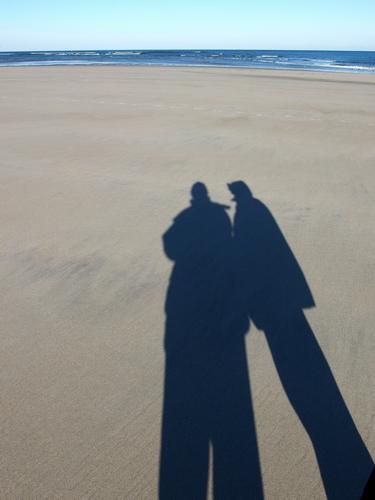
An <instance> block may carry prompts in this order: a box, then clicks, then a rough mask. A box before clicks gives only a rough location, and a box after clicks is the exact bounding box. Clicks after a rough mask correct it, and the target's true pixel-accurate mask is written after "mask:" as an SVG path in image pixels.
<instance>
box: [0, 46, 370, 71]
mask: <svg viewBox="0 0 375 500" xmlns="http://www.w3.org/2000/svg"><path fill="white" fill-rule="evenodd" d="M60 65H68V66H69V65H125V66H145V65H158V66H214V67H217V66H226V67H245V68H270V69H294V70H304V71H331V72H350V73H375V52H344V51H316V50H308V51H302V50H125V49H124V50H123V49H116V50H60V51H52V50H49V51H45V52H43V51H32V52H0V66H60Z"/></svg>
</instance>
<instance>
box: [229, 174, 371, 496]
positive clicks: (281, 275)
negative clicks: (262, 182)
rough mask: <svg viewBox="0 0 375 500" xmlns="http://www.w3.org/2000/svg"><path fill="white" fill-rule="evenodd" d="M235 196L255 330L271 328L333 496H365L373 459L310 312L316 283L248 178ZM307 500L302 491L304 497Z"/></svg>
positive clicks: (278, 361)
mask: <svg viewBox="0 0 375 500" xmlns="http://www.w3.org/2000/svg"><path fill="white" fill-rule="evenodd" d="M228 187H229V190H230V191H231V192H232V194H233V195H234V200H235V202H236V213H235V216H234V226H233V233H234V238H233V242H234V254H235V257H234V258H235V261H236V268H237V280H238V287H239V290H240V293H241V296H242V297H243V298H244V299H245V300H246V303H247V310H248V314H249V317H250V319H251V321H252V322H253V323H254V324H255V326H256V327H257V328H258V329H260V330H263V331H264V334H265V336H266V338H267V341H268V345H269V348H270V351H271V354H272V357H273V360H274V363H275V366H276V369H277V371H278V374H279V377H280V380H281V383H282V385H283V387H284V390H285V392H286V394H287V396H288V398H289V401H290V403H291V405H292V406H293V408H294V410H295V412H296V413H297V415H298V417H299V418H300V420H301V422H302V424H303V426H304V428H305V429H306V431H307V433H308V434H309V436H310V439H311V442H312V444H313V447H314V450H315V453H316V457H317V461H318V464H319V468H320V473H321V476H322V480H323V483H324V487H325V490H326V494H327V497H328V498H329V499H337V500H345V499H348V500H349V499H350V500H353V499H356V498H357V499H358V498H359V497H360V496H361V492H362V490H363V487H364V484H365V483H366V480H367V478H368V476H369V474H370V472H371V470H372V467H373V462H372V459H371V457H370V455H369V453H368V451H367V449H366V447H365V445H364V443H363V441H362V439H361V436H360V435H359V433H358V430H357V428H356V426H355V424H354V422H353V419H352V417H351V415H350V413H349V411H348V408H347V407H346V404H345V402H344V399H343V397H342V395H341V393H340V390H339V388H338V386H337V384H336V381H335V379H334V377H333V374H332V372H331V369H330V367H329V365H328V363H327V360H326V359H325V357H324V354H323V352H322V350H321V348H320V346H319V344H318V342H317V340H316V338H315V336H314V333H313V331H312V329H311V327H310V325H309V323H308V321H307V319H306V317H305V315H304V312H303V310H304V309H306V308H311V307H314V305H315V304H314V299H313V297H312V294H311V291H310V289H309V286H308V284H307V282H306V279H305V277H304V275H303V272H302V270H301V268H300V266H299V265H298V262H297V260H296V258H295V257H294V255H293V253H292V251H291V249H290V247H289V245H288V243H287V241H286V240H285V238H284V236H283V234H282V233H281V230H280V229H279V227H278V225H277V223H276V221H275V220H274V218H273V217H272V215H271V213H270V212H269V210H268V209H267V208H266V206H265V205H264V204H263V203H261V202H260V201H259V200H257V199H255V198H254V197H253V196H252V194H251V191H250V189H249V188H248V186H247V185H246V184H245V183H244V182H243V181H237V182H234V183H231V184H228ZM301 498H303V492H301Z"/></svg>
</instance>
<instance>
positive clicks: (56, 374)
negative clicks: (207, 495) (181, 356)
mask: <svg viewBox="0 0 375 500" xmlns="http://www.w3.org/2000/svg"><path fill="white" fill-rule="evenodd" d="M0 124H1V134H0V150H1V156H0V189H1V193H0V207H1V208H0V224H1V241H0V320H1V347H0V370H1V377H0V393H1V415H0V429H1V450H2V451H1V457H2V458H1V462H0V497H1V498H4V499H9V500H11V499H12V500H13V499H14V500H20V499H25V500H26V499H38V500H39V499H48V500H51V499H55V498H56V499H57V498H59V499H88V498H90V499H92V498H95V499H103V500H104V499H106V500H111V499H126V500H135V499H137V500H138V499H142V500H149V499H154V498H157V497H158V475H159V461H160V446H161V437H160V433H161V419H162V411H163V391H164V389H163V383H164V362H165V353H164V347H163V343H164V333H165V299H166V293H167V287H168V282H169V278H170V274H171V270H172V266H173V262H171V260H169V259H168V258H167V256H166V255H165V253H164V250H163V244H162V235H163V234H164V233H165V231H166V230H167V229H168V227H170V225H171V224H172V222H173V220H174V218H175V217H176V215H177V214H178V213H179V212H181V211H182V210H183V209H184V208H186V207H188V206H189V204H190V199H191V194H190V189H191V186H192V185H193V184H194V183H196V182H197V181H200V182H203V183H204V184H205V185H206V186H207V188H208V191H209V195H210V198H211V199H212V200H213V201H215V202H218V203H221V204H225V205H230V207H231V208H230V210H229V211H228V213H229V215H230V217H232V218H233V215H234V210H235V205H234V203H233V202H232V201H231V199H232V195H231V193H230V192H229V191H228V188H227V183H230V182H233V181H238V180H242V181H244V182H246V183H247V184H248V185H249V186H250V187H251V190H252V192H253V195H254V196H255V197H256V198H258V199H259V200H261V201H262V202H263V203H264V205H265V206H266V207H268V209H269V210H270V211H271V213H272V214H273V216H274V218H275V220H276V221H277V224H278V225H279V227H280V229H281V231H282V233H283V235H284V237H285V239H286V240H287V242H288V244H289V246H290V248H291V249H292V251H293V253H294V256H295V258H296V260H297V261H298V263H299V266H300V267H301V269H302V271H303V273H304V275H305V278H306V281H307V283H308V285H309V287H310V289H311V292H312V294H313V297H314V301H315V307H312V308H310V309H308V310H307V311H305V314H306V317H307V319H308V322H309V324H310V326H311V329H312V331H313V333H314V336H315V338H316V340H317V342H318V344H319V345H320V347H321V349H322V353H323V354H324V358H325V360H326V361H327V363H328V365H329V367H330V369H331V371H332V374H333V376H334V379H335V381H336V383H337V386H338V388H339V390H340V391H341V394H342V397H343V400H344V401H345V403H346V406H347V409H348V412H349V413H350V415H351V417H352V419H353V422H354V423H355V426H356V429H357V431H358V436H361V439H362V440H363V443H364V446H365V447H366V448H367V450H368V452H369V454H370V455H372V457H374V455H375V425H374V419H375V404H374V387H375V375H374V373H375V372H374V369H373V362H374V352H375V336H374V324H375V307H374V304H375V282H374V275H375V170H374V169H375V140H374V139H375V76H374V75H365V74H363V75H360V74H345V73H341V74H338V73H337V74H334V73H308V72H293V71H288V72H286V71H272V70H250V69H223V68H209V69H208V68H199V67H196V68H189V67H185V68H183V67H181V68H167V67H164V68H158V67H79V66H77V67H44V68H42V67H30V68H0ZM246 349H247V359H248V365H249V372H250V385H251V392H252V404H253V411H254V422H255V427H256V436H257V441H258V447H259V457H260V470H261V476H262V483H263V491H264V498H265V499H267V500H268V499H270V500H284V499H285V500H293V499H295V500H297V499H298V500H301V499H308V500H317V499H324V498H326V495H325V493H324V487H323V482H322V477H321V471H320V470H319V466H318V462H317V458H316V455H315V453H314V443H312V440H311V436H310V437H309V433H308V432H306V429H305V428H304V425H303V424H302V422H301V419H300V418H299V416H298V415H297V414H296V412H295V411H294V410H293V407H292V405H291V404H290V402H289V400H288V395H287V394H286V392H285V389H284V387H283V385H282V383H281V381H280V377H279V375H278V373H277V370H276V367H275V362H274V361H273V359H272V356H271V353H270V349H269V346H268V343H267V341H266V339H265V335H264V333H263V332H262V331H260V330H259V329H257V328H256V327H255V326H254V325H252V326H251V329H250V332H249V334H248V335H246ZM321 383H322V381H321V380H319V374H317V375H316V385H317V386H319V384H321ZM323 385H324V384H323ZM289 399H290V394H289ZM322 411H323V412H324V413H327V412H328V413H329V411H330V409H329V408H323V409H322ZM315 444H316V443H315ZM315 451H317V450H316V449H315ZM211 462H212V459H211ZM331 465H332V464H331ZM364 469H366V466H364ZM369 472H370V471H369V469H367V470H362V471H361V472H360V473H357V472H356V474H355V477H354V478H352V481H351V482H352V484H353V491H352V493H351V495H352V494H354V495H358V496H356V498H359V495H360V491H361V488H362V486H363V485H364V484H363V483H364V481H365V477H366V476H367V475H368V473H369ZM187 474H188V472H187ZM249 474H251V471H249ZM337 480H338V483H340V481H341V479H340V478H338V479H337ZM211 482H212V477H211V478H210V483H211ZM340 487H341V486H339V487H338V491H339V490H340ZM342 488H343V486H342ZM340 498H341V499H343V500H345V499H344V498H343V497H342V496H341V497H340ZM348 498H349V497H348ZM350 498H354V497H350ZM176 500H178V499H176Z"/></svg>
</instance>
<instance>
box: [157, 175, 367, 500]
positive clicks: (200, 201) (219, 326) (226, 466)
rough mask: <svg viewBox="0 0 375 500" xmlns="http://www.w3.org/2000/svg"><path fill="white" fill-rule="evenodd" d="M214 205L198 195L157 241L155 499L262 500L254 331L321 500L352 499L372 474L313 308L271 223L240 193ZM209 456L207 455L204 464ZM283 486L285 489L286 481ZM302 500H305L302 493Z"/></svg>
mask: <svg viewBox="0 0 375 500" xmlns="http://www.w3.org/2000/svg"><path fill="white" fill-rule="evenodd" d="M228 187H229V189H230V191H231V192H232V194H233V195H234V200H235V202H236V213H235V217H234V224H233V227H232V224H231V221H230V218H229V216H228V213H227V210H228V208H229V207H227V206H224V205H220V204H218V203H214V202H212V201H211V200H210V198H209V196H208V192H207V189H206V187H205V185H204V184H202V183H196V184H195V185H194V186H193V188H192V199H191V204H190V206H189V207H188V208H186V209H185V210H183V211H182V212H181V213H180V214H179V215H177V217H176V218H175V219H174V222H173V224H172V226H171V227H170V228H169V229H168V230H167V231H166V233H165V234H164V235H163V244H164V250H165V253H166V255H167V257H168V258H169V259H171V260H172V261H173V262H174V267H173V270H172V273H171V277H170V281H169V287H168V291H167V297H166V304H165V312H166V328H165V352H166V366H165V386H164V406H163V419H162V437H161V454H160V475H159V498H160V499H161V500H167V499H168V500H205V499H206V498H207V490H208V478H209V465H210V464H209V461H210V456H211V457H212V487H213V497H214V499H215V500H242V499H253V500H258V499H262V498H263V485H262V478H261V470H260V461H259V454H258V446H257V438H256V429H255V422H254V414H253V407H252V398H251V391H250V384H249V374H248V366H247V357H246V350H245V334H246V333H247V332H248V330H249V326H250V321H251V322H253V323H254V325H255V326H256V327H257V328H258V329H260V330H263V332H264V334H265V336H266V338H267V341H268V345H269V348H270V351H271V354H272V357H273V360H274V363H275V366H276V369H277V371H278V374H279V377H280V380H281V383H282V385H283V387H284V390H285V392H286V394H287V396H288V398H289V401H290V403H291V405H292V406H293V408H294V410H295V412H296V413H297V415H298V417H299V418H300V420H301V422H302V424H303V426H304V428H305V429H306V431H307V433H308V435H309V437H310V439H311V442H312V444H313V447H314V450H315V454H316V458H317V462H318V465H319V468H320V472H321V476H322V480H323V483H324V487H325V490H326V494H327V497H328V498H329V499H340V500H345V499H348V500H349V499H350V500H352V499H356V498H359V497H360V494H361V490H362V489H363V486H364V484H365V482H366V479H367V477H368V475H369V474H370V471H371V469H372V467H373V462H372V460H371V457H370V455H369V453H368V451H367V449H366V447H365V445H364V443H363V441H362V439H361V436H360V435H359V433H358V431H357V429H356V426H355V424H354V422H353V420H352V418H351V415H350V413H349V411H348V409H347V407H346V405H345V402H344V400H343V398H342V396H341V393H340V391H339V388H338V386H337V384H336V382H335V379H334V377H333V374H332V372H331V370H330V368H329V365H328V363H327V361H326V359H325V357H324V354H323V352H322V350H321V349H320V347H319V344H318V342H317V340H316V338H315V336H314V333H313V331H312V329H311V327H310V325H309V323H308V321H307V319H306V317H305V315H304V312H303V310H304V309H306V308H311V307H314V299H313V296H312V294H311V291H310V289H309V286H308V284H307V282H306V279H305V277H304V275H303V272H302V270H301V268H300V266H299V264H298V262H297V260H296V258H295V257H294V255H293V253H292V251H291V249H290V247H289V245H288V243H287V241H286V240H285V238H284V236H283V234H282V232H281V230H280V229H279V227H278V225H277V223H276V221H275V220H274V218H273V217H272V215H271V213H270V212H269V210H268V209H267V208H266V206H265V205H264V204H262V203H261V202H260V201H259V200H257V199H256V198H254V197H253V196H252V193H251V191H250V189H249V188H248V186H247V185H246V184H245V183H244V182H242V181H237V182H234V183H232V184H229V185H228ZM210 450H211V452H210ZM285 480H286V481H287V480H288V478H285ZM301 498H304V491H301Z"/></svg>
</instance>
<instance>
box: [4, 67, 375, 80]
mask: <svg viewBox="0 0 375 500" xmlns="http://www.w3.org/2000/svg"><path fill="white" fill-rule="evenodd" d="M82 70H84V71H88V72H95V71H100V72H102V71H103V72H105V71H108V72H111V71H112V72H113V71H120V72H121V71H122V72H129V73H134V72H137V71H138V72H139V71H140V72H142V71H145V72H151V73H152V72H153V71H160V72H165V73H170V72H172V73H173V72H178V71H182V72H187V73H191V74H199V72H202V74H207V75H212V76H217V75H219V74H222V76H225V75H228V76H249V77H259V78H275V79H280V80H296V81H298V80H300V81H306V82H308V81H317V82H318V81H320V82H334V83H357V84H365V85H374V84H375V74H371V73H353V72H336V71H332V72H329V71H318V70H316V71H310V70H302V69H301V70H295V69H273V68H248V67H224V66H215V67H213V66H210V67H208V66H189V65H185V66H172V65H171V66H166V65H120V64H119V65H116V64H105V65H104V64H98V65H95V64H90V65H85V64H76V65H75V64H74V65H70V64H69V65H44V66H43V65H41V66H38V65H30V66H0V72H3V73H6V72H11V71H15V72H17V71H21V72H22V71H30V72H33V71H45V72H47V73H48V72H50V73H52V72H53V71H57V72H64V71H67V72H69V71H72V72H75V71H82ZM236 73H237V75H236ZM345 78H346V79H345Z"/></svg>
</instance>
